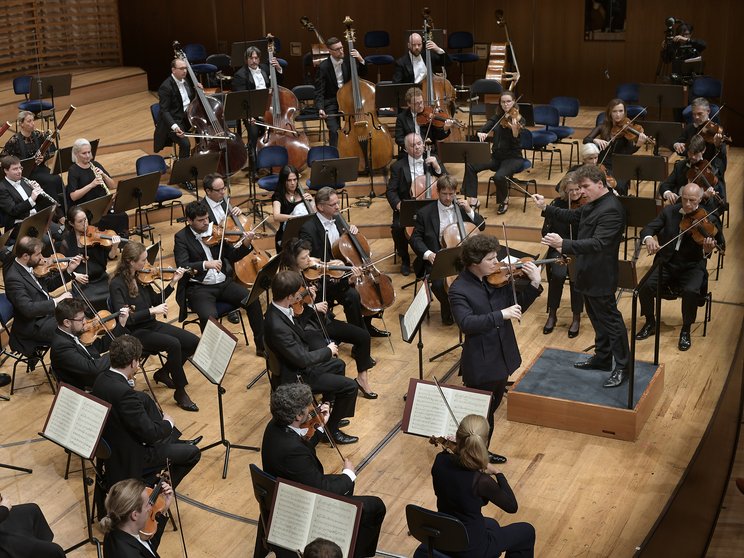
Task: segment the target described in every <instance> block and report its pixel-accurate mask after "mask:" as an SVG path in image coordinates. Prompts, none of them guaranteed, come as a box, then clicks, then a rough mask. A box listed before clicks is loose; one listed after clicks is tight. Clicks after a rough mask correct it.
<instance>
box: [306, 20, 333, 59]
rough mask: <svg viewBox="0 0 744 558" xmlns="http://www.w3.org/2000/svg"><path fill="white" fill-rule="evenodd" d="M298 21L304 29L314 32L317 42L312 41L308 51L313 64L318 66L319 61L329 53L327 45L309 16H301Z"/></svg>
mask: <svg viewBox="0 0 744 558" xmlns="http://www.w3.org/2000/svg"><path fill="white" fill-rule="evenodd" d="M300 23H301V24H302V26H303V27H304V28H305V29H307V30H308V31H310V32H311V33H315V38H316V39H318V42H317V43H313V44H311V45H310V51H311V52H312V55H313V66H314V67H315V68H317V67H318V66H320V63H321V62H323V60H325V59H326V58H328V57H329V56H330V55H331V53H330V52H329V50H328V47H327V46H326V44H325V41H324V40H323V37H322V36H321V34H320V32H319V31H318V30H317V29H316V28H315V26H314V25H313V23H312V22H311V21H310V18H309V17H307V16H302V17H301V18H300Z"/></svg>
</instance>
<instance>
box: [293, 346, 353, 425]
mask: <svg viewBox="0 0 744 558" xmlns="http://www.w3.org/2000/svg"><path fill="white" fill-rule="evenodd" d="M345 372H346V364H344V361H343V360H341V359H338V358H334V359H331V360H329V361H328V362H324V363H322V364H318V365H317V366H313V367H312V368H311V369H308V370H305V372H303V374H302V377H303V380H304V381H305V382H306V383H307V385H309V386H310V388H311V389H312V390H313V393H322V394H323V396H324V397H325V399H326V400H329V401H333V409H332V410H331V416H330V417H329V418H328V430H329V432H335V431H336V430H338V423H339V421H340V420H341V419H342V418H347V417H353V416H354V410H355V409H356V397H357V385H356V382H355V381H354V380H352V379H351V378H347V377H346V376H345V375H344V374H345Z"/></svg>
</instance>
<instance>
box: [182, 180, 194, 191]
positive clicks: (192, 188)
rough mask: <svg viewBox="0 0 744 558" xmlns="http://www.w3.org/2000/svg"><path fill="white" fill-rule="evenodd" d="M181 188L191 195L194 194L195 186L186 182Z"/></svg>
mask: <svg viewBox="0 0 744 558" xmlns="http://www.w3.org/2000/svg"><path fill="white" fill-rule="evenodd" d="M183 187H184V189H185V190H186V191H187V192H191V193H192V194H193V193H195V192H196V186H194V184H193V183H192V182H189V181H188V180H187V181H186V182H184V183H183Z"/></svg>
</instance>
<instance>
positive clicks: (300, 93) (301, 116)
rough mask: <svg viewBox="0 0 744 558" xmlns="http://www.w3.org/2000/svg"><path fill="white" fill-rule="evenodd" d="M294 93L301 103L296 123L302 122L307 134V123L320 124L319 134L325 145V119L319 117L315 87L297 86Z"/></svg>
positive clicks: (296, 115)
mask: <svg viewBox="0 0 744 558" xmlns="http://www.w3.org/2000/svg"><path fill="white" fill-rule="evenodd" d="M292 93H294V94H295V97H297V101H299V103H300V111H299V113H295V122H302V130H303V131H304V132H305V133H307V123H308V122H317V123H318V134H319V135H320V141H321V143H325V139H324V137H323V136H324V133H323V119H322V118H321V117H320V116H318V109H317V107H316V106H315V86H314V85H296V86H295V87H293V88H292Z"/></svg>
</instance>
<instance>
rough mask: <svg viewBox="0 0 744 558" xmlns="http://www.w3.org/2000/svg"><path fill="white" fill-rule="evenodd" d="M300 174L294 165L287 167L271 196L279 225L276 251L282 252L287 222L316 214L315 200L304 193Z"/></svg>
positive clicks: (281, 172)
mask: <svg viewBox="0 0 744 558" xmlns="http://www.w3.org/2000/svg"><path fill="white" fill-rule="evenodd" d="M299 184H300V173H299V172H298V171H297V169H296V168H295V167H293V166H292V165H285V166H284V167H282V169H281V170H280V171H279V182H278V183H277V185H276V190H275V191H274V194H273V195H272V196H271V207H272V209H273V217H274V222H275V223H279V229H278V230H277V231H276V235H275V236H274V243H275V245H276V251H277V253H278V252H281V250H282V237H283V236H284V229H286V228H287V222H288V221H289V220H290V219H293V218H294V217H299V216H301V215H308V214H310V213H315V200H314V199H313V196H312V194H310V193H309V192H307V191H302V188H301V187H300V186H299Z"/></svg>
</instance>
